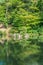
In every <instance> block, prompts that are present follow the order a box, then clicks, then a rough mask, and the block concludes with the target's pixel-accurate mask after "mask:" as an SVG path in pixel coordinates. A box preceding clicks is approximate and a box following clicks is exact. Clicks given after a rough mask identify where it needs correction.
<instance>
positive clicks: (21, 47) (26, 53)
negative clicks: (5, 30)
mask: <svg viewBox="0 0 43 65" xmlns="http://www.w3.org/2000/svg"><path fill="white" fill-rule="evenodd" d="M41 6H42V7H41ZM0 23H2V24H4V26H6V28H9V27H11V29H10V31H9V33H11V34H12V37H13V34H14V33H21V34H22V35H23V39H22V40H16V41H15V40H14V39H13V38H12V37H11V39H10V40H4V43H3V44H2V43H1V42H0V59H4V60H5V62H6V65H28V64H29V63H30V64H31V63H32V62H33V63H34V62H35V61H37V62H40V60H42V61H41V62H42V63H40V65H43V58H41V56H42V57H43V55H42V54H43V47H42V46H43V1H42V0H0ZM25 33H28V34H29V36H30V37H29V39H28V40H26V39H24V35H25ZM3 35H4V36H6V34H4V33H3ZM0 37H2V33H1V32H0ZM1 41H3V40H1ZM31 65H32V64H31Z"/></svg>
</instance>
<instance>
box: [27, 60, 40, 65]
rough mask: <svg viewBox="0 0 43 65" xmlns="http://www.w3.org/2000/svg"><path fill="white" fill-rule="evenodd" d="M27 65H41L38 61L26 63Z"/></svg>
mask: <svg viewBox="0 0 43 65" xmlns="http://www.w3.org/2000/svg"><path fill="white" fill-rule="evenodd" d="M26 65H39V63H38V62H37V61H34V62H31V63H26Z"/></svg>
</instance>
